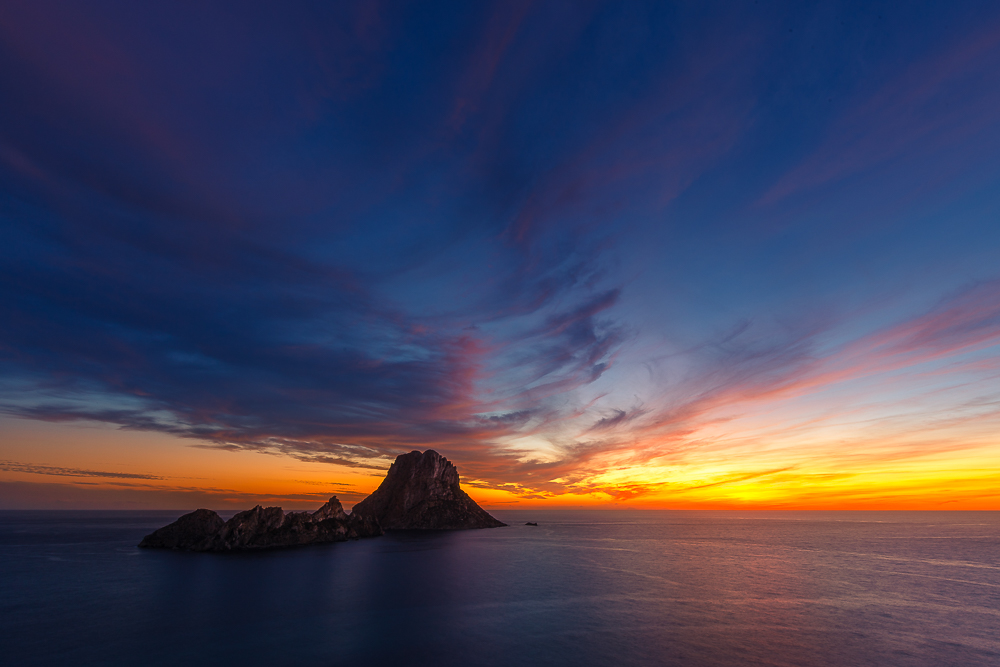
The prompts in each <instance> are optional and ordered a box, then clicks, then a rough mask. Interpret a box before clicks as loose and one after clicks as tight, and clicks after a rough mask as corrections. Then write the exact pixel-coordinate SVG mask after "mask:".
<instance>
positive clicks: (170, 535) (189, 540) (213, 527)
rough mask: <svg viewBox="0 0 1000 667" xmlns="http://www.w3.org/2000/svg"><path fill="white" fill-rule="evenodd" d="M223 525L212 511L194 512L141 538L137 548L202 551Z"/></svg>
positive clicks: (223, 522) (220, 519)
mask: <svg viewBox="0 0 1000 667" xmlns="http://www.w3.org/2000/svg"><path fill="white" fill-rule="evenodd" d="M225 524H226V522H225V521H223V520H222V517H220V516H219V515H218V514H216V513H215V512H213V511H212V510H195V511H193V512H191V513H190V514H185V515H184V516H182V517H181V518H179V519H177V521H174V522H173V523H172V524H170V525H169V526H164V527H163V528H160V529H159V530H156V531H153V532H152V533H150V534H149V535H147V536H146V537H144V538H142V542H140V543H139V546H140V547H155V548H159V549H183V550H185V551H204V550H206V549H207V548H208V547H209V545H210V544H211V542H212V540H213V539H214V538H215V536H216V535H218V533H219V531H220V530H222V527H223V526H224V525H225Z"/></svg>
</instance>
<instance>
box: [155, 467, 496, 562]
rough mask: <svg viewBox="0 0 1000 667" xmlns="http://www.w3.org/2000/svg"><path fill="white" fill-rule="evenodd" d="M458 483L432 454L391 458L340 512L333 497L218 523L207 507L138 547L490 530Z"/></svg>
mask: <svg viewBox="0 0 1000 667" xmlns="http://www.w3.org/2000/svg"><path fill="white" fill-rule="evenodd" d="M505 525H506V524H504V523H501V522H500V521H497V520H496V519H494V518H493V517H492V516H490V515H489V514H488V513H487V512H486V511H485V510H484V509H483V508H481V507H480V506H479V505H477V504H476V502H475V501H474V500H473V499H472V498H470V497H469V495H468V494H467V493H465V491H463V490H462V489H461V487H460V486H459V480H458V469H457V468H456V467H455V466H454V465H453V464H452V463H451V461H449V460H448V459H446V458H444V457H443V456H441V455H440V454H438V453H437V452H435V451H433V450H427V451H426V452H417V451H414V452H410V453H409V454H401V455H399V456H398V457H396V460H395V462H393V464H392V466H390V467H389V471H388V472H387V473H386V476H385V479H384V480H382V484H380V485H379V487H378V489H376V490H375V492H374V493H372V494H371V495H370V496H368V497H367V498H365V499H364V500H362V501H361V502H360V503H358V504H357V505H355V506H354V509H353V511H352V512H351V513H350V514H348V513H347V512H345V511H344V508H343V506H342V505H341V504H340V501H339V500H337V497H336V496H334V497H333V498H331V499H330V501H329V502H327V503H326V504H325V505H323V506H322V507H321V508H319V509H318V510H316V511H315V512H313V513H311V514H310V513H309V512H288V513H285V512H283V511H282V509H281V508H280V507H266V508H265V507H261V506H260V505H258V506H257V507H254V508H253V509H251V510H247V511H245V512H240V513H238V514H236V515H235V516H234V517H233V518H232V519H230V520H229V521H223V520H222V517H220V516H219V515H218V514H217V513H215V512H213V511H212V510H207V509H199V510H195V511H194V512H191V513H189V514H185V515H184V516H182V517H181V518H179V519H178V520H177V521H175V522H173V523H172V524H170V525H168V526H164V527H163V528H160V529H159V530H156V531H154V532H152V533H150V534H149V535H147V536H146V537H144V538H143V540H142V542H140V543H139V546H140V547H144V548H158V549H180V550H184V551H250V550H258V549H273V548H279V547H294V546H303V545H307V544H326V543H329V542H344V541H346V540H350V539H357V538H361V537H376V536H378V535H382V534H383V529H386V530H464V529H470V528H497V527H500V526H505Z"/></svg>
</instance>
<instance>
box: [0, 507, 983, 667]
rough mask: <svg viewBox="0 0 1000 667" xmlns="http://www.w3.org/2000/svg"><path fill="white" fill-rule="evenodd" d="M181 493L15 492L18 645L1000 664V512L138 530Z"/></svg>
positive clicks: (86, 660)
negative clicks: (338, 533)
mask: <svg viewBox="0 0 1000 667" xmlns="http://www.w3.org/2000/svg"><path fill="white" fill-rule="evenodd" d="M179 514H180V513H179V512H161V511H156V512H151V511H134V512H124V511H109V512H83V511H79V512H23V511H17V512H14V511H8V512H0V663H2V664H3V665H11V666H14V665H17V666H22V665H60V666H62V665H135V666H150V665H171V666H176V665H296V666H308V665H345V666H346V665H352V666H354V665H356V666H365V665H374V666H378V665H399V666H408V665H436V666H446V665H498V666H499V665H503V666H511V665H513V666H521V665H566V666H573V667H581V666H587V665H609V666H627V665H692V666H701V665H705V666H708V665H713V666H714V665H726V666H729V665H831V666H838V667H839V666H852V667H854V666H859V665H878V666H881V667H886V666H892V665H913V666H926V667H940V666H942V665H962V666H974V665H989V666H991V667H997V666H998V665H1000V513H998V512H760V511H728V512H721V511H720V512H714V511H617V510H607V511H540V510H539V511H534V510H516V511H514V510H509V511H496V512H493V514H494V515H495V516H497V517H498V518H499V519H501V520H502V521H505V522H507V523H508V524H510V525H509V526H508V527H506V528H496V529H487V530H471V531H456V532H434V533H427V532H394V533H389V534H387V535H385V536H384V537H379V538H374V539H365V540H358V541H353V542H346V543H339V544H330V545H322V546H310V547H302V548H296V549H285V550H278V551H269V552H258V553H242V554H204V553H202V554H198V553H183V552H172V551H159V550H146V549H138V548H136V545H137V544H138V542H139V540H140V539H141V538H142V537H143V536H144V535H146V534H147V533H149V532H151V531H153V530H154V529H156V528H159V527H160V526H163V525H165V524H167V523H169V522H170V521H173V520H174V519H176V518H177V516H179ZM529 521H531V522H536V523H537V524H538V525H537V526H528V525H525V524H526V523H527V522H529Z"/></svg>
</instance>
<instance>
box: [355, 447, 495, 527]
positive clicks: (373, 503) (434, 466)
mask: <svg viewBox="0 0 1000 667" xmlns="http://www.w3.org/2000/svg"><path fill="white" fill-rule="evenodd" d="M351 516H357V517H365V518H368V519H372V520H375V521H377V522H378V523H379V525H381V526H382V528H384V529H386V530H463V529H468V528H498V527H500V526H506V525H507V524H505V523H502V522H500V521H497V520H496V519H494V518H493V517H492V516H490V515H489V514H488V513H487V512H486V510H484V509H483V508H482V507H480V506H479V505H477V504H476V501H474V500H473V499H472V498H470V497H469V495H468V494H467V493H465V491H463V490H462V489H461V487H460V486H459V483H458V469H457V468H456V467H455V466H454V465H452V463H451V461H449V460H448V459H446V458H445V457H443V456H441V455H440V454H438V453H437V452H435V451H434V450H432V449H429V450H427V451H426V452H422V453H421V452H416V451H414V452H410V453H409V454H400V455H399V456H397V457H396V460H395V462H394V463H393V464H392V466H390V467H389V471H388V472H387V473H386V475H385V479H383V480H382V484H380V485H379V487H378V488H377V489H376V490H375V492H374V493H372V494H371V495H370V496H368V497H367V498H365V499H364V500H362V501H361V502H360V503H358V504H357V505H355V506H354V508H353V509H352V510H351Z"/></svg>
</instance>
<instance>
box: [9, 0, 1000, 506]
mask: <svg viewBox="0 0 1000 667" xmlns="http://www.w3.org/2000/svg"><path fill="white" fill-rule="evenodd" d="M334 4H335V3H325V2H324V3H313V4H297V3H292V2H281V3H259V5H255V4H252V3H231V4H228V5H224V4H218V3H202V2H198V3H162V4H150V3H135V2H126V1H124V0H123V1H121V2H103V1H102V2H97V1H94V2H80V3H68V2H66V3H59V2H55V3H53V2H47V1H43V0H26V1H23V2H21V1H18V0H7V1H5V2H3V3H2V4H0V509H3V508H8V509H11V508H15V509H20V508H62V507H86V508H170V509H193V508H195V507H210V508H216V509H225V508H245V507H249V506H252V505H254V504H256V503H262V504H271V505H275V504H276V505H281V506H283V507H285V508H286V509H289V508H299V507H301V508H307V507H318V506H319V505H320V504H321V503H322V502H323V501H324V500H325V499H326V498H328V497H329V496H330V495H333V494H336V495H337V496H338V497H340V498H341V499H342V500H343V501H344V503H345V505H347V506H350V505H352V504H353V503H354V502H356V501H358V500H360V499H361V498H363V497H364V496H365V495H367V493H369V492H370V491H371V490H373V489H374V488H375V487H376V486H377V485H378V483H379V481H380V479H381V477H382V476H383V475H384V471H385V470H386V468H388V466H389V464H390V463H391V462H392V460H393V459H394V458H395V456H396V455H398V454H400V453H403V452H407V451H410V450H413V449H421V450H423V449H428V448H433V449H436V450H437V451H439V452H441V453H442V454H444V455H445V456H447V457H448V458H449V459H451V460H452V461H453V462H454V463H455V464H456V465H457V466H458V468H459V472H460V474H461V476H462V482H463V485H464V486H465V488H466V490H467V491H469V493H470V495H472V497H473V498H475V499H476V500H477V501H479V502H480V503H481V504H483V506H485V507H488V508H505V507H539V506H544V507H553V508H557V507H583V506H586V507H607V508H615V507H634V508H684V509H687V508H706V509H714V508H733V507H739V508H789V509H792V508H809V509H896V508H898V509H1000V3H997V2H995V0H989V1H984V2H965V1H957V2H949V3H944V2H933V3H931V2H927V3H925V2H905V3H900V2H883V3H880V2H870V1H865V2H822V3H795V2H772V1H771V0H760V1H759V2H755V1H754V0H746V1H736V2H733V1H726V2H718V3H714V2H705V1H702V0H698V1H692V2H680V3H668V2H660V1H653V2H646V3H642V2H627V3H625V2H619V1H614V2H607V3H599V2H584V1H577V0H572V1H569V0H567V1H566V2H555V1H552V2H536V3H527V2H515V1H504V2H498V3H495V4H488V3H485V2H451V3H443V2H393V3H378V2H364V3H362V2H358V3H336V5H335V6H334Z"/></svg>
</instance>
